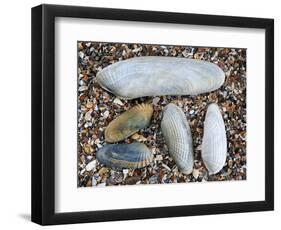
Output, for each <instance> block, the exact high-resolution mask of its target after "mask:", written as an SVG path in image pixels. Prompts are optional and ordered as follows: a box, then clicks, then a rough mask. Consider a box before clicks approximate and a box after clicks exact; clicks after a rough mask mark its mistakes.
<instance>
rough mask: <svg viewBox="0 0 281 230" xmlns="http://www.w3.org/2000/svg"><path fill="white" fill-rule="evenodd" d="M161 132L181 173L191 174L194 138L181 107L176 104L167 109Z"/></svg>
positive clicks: (168, 106)
mask: <svg viewBox="0 0 281 230" xmlns="http://www.w3.org/2000/svg"><path fill="white" fill-rule="evenodd" d="M161 130H162V133H163V135H164V138H165V141H166V143H167V146H168V149H169V153H170V154H171V156H172V157H173V159H174V160H175V162H176V165H177V166H178V169H179V171H181V172H182V173H185V174H190V173H191V172H192V169H193V147H192V137H191V132H190V128H189V125H188V123H187V120H186V117H185V115H184V113H183V111H182V110H181V109H180V108H179V107H177V106H176V105H174V104H169V105H167V106H166V107H165V109H164V115H163V119H162V122H161Z"/></svg>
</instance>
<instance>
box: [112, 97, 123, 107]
mask: <svg viewBox="0 0 281 230" xmlns="http://www.w3.org/2000/svg"><path fill="white" fill-rule="evenodd" d="M113 103H114V104H116V105H124V103H123V102H122V101H121V100H120V99H119V98H118V97H116V98H115V99H114V101H113Z"/></svg>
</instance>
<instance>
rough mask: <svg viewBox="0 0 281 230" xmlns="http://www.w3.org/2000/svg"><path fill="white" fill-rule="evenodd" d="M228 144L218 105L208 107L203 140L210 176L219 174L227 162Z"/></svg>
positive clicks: (203, 151)
mask: <svg viewBox="0 0 281 230" xmlns="http://www.w3.org/2000/svg"><path fill="white" fill-rule="evenodd" d="M226 153H227V143H226V133H225V127H224V121H223V118H222V116H221V113H220V109H219V107H218V105H217V104H215V103H213V104H211V105H209V106H208V109H207V113H206V117H205V121H204V135H203V140H202V159H203V161H204V164H205V166H206V168H207V169H208V171H209V174H210V175H212V174H216V173H218V172H219V171H220V170H221V169H222V168H223V166H224V164H225V161H226Z"/></svg>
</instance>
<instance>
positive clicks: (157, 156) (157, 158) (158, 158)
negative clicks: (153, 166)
mask: <svg viewBox="0 0 281 230" xmlns="http://www.w3.org/2000/svg"><path fill="white" fill-rule="evenodd" d="M155 159H156V160H157V161H162V160H163V157H162V155H156V157H155Z"/></svg>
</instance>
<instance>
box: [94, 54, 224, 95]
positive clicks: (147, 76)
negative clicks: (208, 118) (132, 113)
mask: <svg viewBox="0 0 281 230" xmlns="http://www.w3.org/2000/svg"><path fill="white" fill-rule="evenodd" d="M224 79H225V74H224V72H223V71H222V70H221V69H220V68H219V67H218V66H217V65H215V64H213V63H210V62H206V61H200V60H193V59H187V58H177V57H157V56H147V57H135V58H131V59H128V60H125V61H119V62H117V63H114V64H112V65H110V66H107V67H106V68H104V69H102V70H101V71H100V72H98V74H97V82H98V83H99V84H100V86H101V87H102V88H104V89H105V90H107V91H109V92H111V93H113V94H115V95H116V96H118V97H120V98H123V99H134V98H139V97H144V96H161V95H197V94H200V93H206V92H210V91H213V90H216V89H218V88H219V87H220V86H221V85H222V84H223V82H224Z"/></svg>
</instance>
